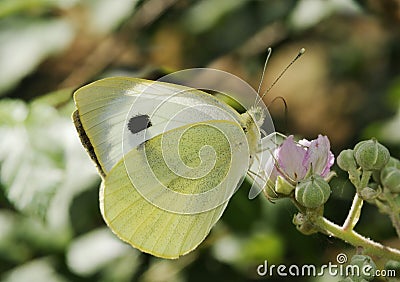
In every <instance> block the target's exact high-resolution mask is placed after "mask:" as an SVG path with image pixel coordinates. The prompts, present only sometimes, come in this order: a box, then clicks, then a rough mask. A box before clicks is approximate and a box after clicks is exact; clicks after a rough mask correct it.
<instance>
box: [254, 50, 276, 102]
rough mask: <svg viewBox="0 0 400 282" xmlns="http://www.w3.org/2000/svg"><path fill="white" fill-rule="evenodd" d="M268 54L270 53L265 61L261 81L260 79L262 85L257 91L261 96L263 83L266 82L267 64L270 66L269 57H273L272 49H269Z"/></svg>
mask: <svg viewBox="0 0 400 282" xmlns="http://www.w3.org/2000/svg"><path fill="white" fill-rule="evenodd" d="M267 52H268V53H267V58H266V59H265V63H264V68H263V71H262V75H261V79H260V84H259V85H258V89H257V93H258V95H260V90H261V85H262V83H263V81H264V75H265V70H266V69H267V64H268V61H269V57H271V53H272V48H271V47H268V49H267Z"/></svg>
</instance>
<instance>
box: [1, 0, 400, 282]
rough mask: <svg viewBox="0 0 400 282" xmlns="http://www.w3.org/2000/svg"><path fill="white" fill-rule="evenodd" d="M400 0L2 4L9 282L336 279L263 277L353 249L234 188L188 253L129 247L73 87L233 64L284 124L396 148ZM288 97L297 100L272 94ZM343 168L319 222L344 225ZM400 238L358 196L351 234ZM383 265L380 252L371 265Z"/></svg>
mask: <svg viewBox="0 0 400 282" xmlns="http://www.w3.org/2000/svg"><path fill="white" fill-rule="evenodd" d="M399 27H400V1H399V0H369V1H351V0H301V1H294V0H218V1H216V0H143V1H140V0H139V1H138V0H137V1H135V0H116V1H111V0H84V1H79V0H1V1H0V279H1V281H182V282H183V281H205V280H206V281H209V282H212V281H258V280H268V281H286V280H291V281H293V280H295V281H338V280H339V279H338V278H337V277H336V278H332V277H328V276H325V277H318V278H300V277H295V278H293V277H292V278H290V277H286V278H284V277H283V278H282V277H281V278H279V277H260V276H259V275H257V272H256V269H257V266H258V265H259V264H262V263H264V260H267V261H268V263H269V264H280V263H284V264H286V265H290V264H298V265H301V264H316V265H321V264H327V263H328V262H329V261H330V262H333V263H336V259H335V258H336V255H337V254H339V253H341V252H343V253H346V254H348V255H349V256H350V255H352V254H354V253H355V250H354V248H351V247H350V246H348V245H346V244H345V243H343V242H341V241H339V240H336V239H334V238H329V237H327V236H324V235H320V234H316V235H311V236H305V235H302V234H300V233H299V232H298V231H297V230H296V227H295V226H294V225H293V224H292V223H291V221H292V217H293V215H294V212H295V209H294V207H293V206H292V205H291V204H290V203H289V202H286V201H278V202H277V203H275V204H272V203H270V202H269V201H268V200H267V199H266V198H264V197H261V196H259V197H257V198H256V199H254V200H251V201H250V200H248V198H247V194H248V191H247V190H245V189H240V190H239V191H238V192H237V193H236V194H235V195H234V197H233V198H232V199H231V202H230V204H229V205H228V208H227V210H226V211H225V213H224V215H223V217H222V219H221V220H220V221H219V222H218V223H217V224H216V226H215V227H214V228H213V230H212V232H211V234H210V235H209V236H208V238H207V239H206V240H205V241H204V242H203V243H202V244H201V246H200V247H199V248H198V249H197V250H195V251H194V252H192V253H190V254H188V255H186V256H184V257H182V258H180V259H178V260H174V261H168V260H162V259H157V258H154V257H152V256H149V255H146V254H143V253H140V252H139V251H137V250H135V249H133V248H131V247H130V246H128V245H126V244H124V243H122V242H121V241H119V240H118V239H116V237H115V236H114V235H113V234H112V233H111V231H109V230H108V228H107V227H106V225H105V223H104V222H103V220H102V218H101V215H100V212H99V208H98V187H99V183H100V178H99V177H98V176H97V173H96V170H95V167H94V165H93V164H92V163H91V161H90V159H89V157H88V156H87V155H86V153H85V151H84V149H83V147H82V146H81V144H80V142H79V139H78V137H77V134H76V132H75V129H74V126H73V124H72V121H71V113H72V112H73V110H74V105H73V102H72V92H73V90H75V89H76V88H78V87H79V86H81V85H84V84H86V83H88V82H90V81H94V80H96V79H99V78H101V77H109V76H115V75H124V76H132V77H144V78H149V79H156V78H158V77H159V76H161V75H163V74H166V73H169V72H172V71H176V70H181V69H185V68H193V67H212V68H216V69H221V70H225V71H228V72H230V73H233V74H235V75H237V76H239V77H241V78H243V79H244V80H245V81H247V82H248V83H249V84H250V85H252V86H253V87H254V88H255V89H257V87H258V84H259V82H260V78H261V73H262V68H263V64H264V61H265V59H266V49H267V47H272V48H273V54H272V57H271V59H270V62H269V64H268V67H267V71H266V76H265V79H264V81H263V89H266V88H267V87H268V86H269V85H270V84H271V83H272V81H273V80H274V78H276V77H277V76H278V74H279V73H280V72H281V71H282V70H283V69H284V67H285V66H286V65H287V64H288V63H289V62H290V60H291V59H292V58H293V57H294V56H296V54H297V52H298V50H299V49H300V48H301V47H304V48H306V53H305V54H304V56H303V57H301V59H300V60H299V61H298V62H296V63H295V64H294V65H293V66H292V67H291V68H290V69H289V71H288V72H287V73H286V74H285V75H284V77H283V78H282V79H281V80H280V81H279V82H278V84H277V85H276V86H274V88H273V89H272V90H271V91H270V92H269V93H268V95H267V96H266V97H265V102H266V103H267V104H268V105H269V109H270V111H271V115H272V117H273V119H274V122H275V127H276V130H277V131H279V132H282V133H285V134H296V135H297V136H298V137H299V138H302V137H305V138H309V139H313V138H316V137H317V135H318V134H319V133H320V134H325V135H327V136H328V137H329V138H330V140H331V145H332V150H333V152H334V154H335V155H337V154H338V153H339V152H340V151H341V150H343V149H347V148H352V147H353V146H354V145H355V144H356V143H357V142H358V141H360V140H361V139H363V138H370V137H376V138H377V139H378V140H379V141H381V142H382V143H383V144H385V145H386V146H387V147H388V148H389V149H390V151H391V153H392V155H393V156H395V157H397V158H399V157H400V142H399V141H400V28H399ZM278 96H282V97H283V98H284V99H285V101H286V103H287V105H288V108H287V110H288V114H287V116H285V107H284V105H283V103H282V102H281V101H279V100H275V101H274V102H272V101H273V99H274V98H275V97H278ZM335 170H336V171H337V172H338V177H336V178H335V179H334V180H333V181H332V182H331V186H332V188H333V194H332V196H331V198H330V200H329V201H328V203H327V204H326V211H325V213H326V216H327V217H328V218H329V219H331V220H333V221H334V222H336V223H340V224H341V223H342V222H343V221H344V219H345V216H346V214H347V209H348V208H349V207H350V203H351V199H352V197H353V195H354V189H353V187H352V186H351V185H350V184H349V182H348V180H347V178H346V175H345V174H344V173H343V172H340V170H339V169H338V168H335ZM356 229H357V230H358V231H359V232H360V233H362V234H364V235H365V236H367V237H371V238H373V239H375V240H377V241H380V242H383V243H384V244H387V245H390V246H394V247H400V242H399V239H398V238H397V237H396V235H395V232H394V229H393V228H392V226H391V224H390V221H389V219H388V218H387V217H386V216H383V215H381V214H379V213H378V211H377V210H376V209H375V208H374V207H371V206H369V205H365V206H364V209H363V213H362V217H361V220H360V222H359V224H358V226H357V228H356ZM376 262H377V263H378V266H381V267H383V266H382V265H380V264H379V263H380V261H379V259H377V260H376Z"/></svg>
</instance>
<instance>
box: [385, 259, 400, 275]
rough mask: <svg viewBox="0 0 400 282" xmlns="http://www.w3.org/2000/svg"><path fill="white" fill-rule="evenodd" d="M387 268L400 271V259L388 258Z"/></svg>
mask: <svg viewBox="0 0 400 282" xmlns="http://www.w3.org/2000/svg"><path fill="white" fill-rule="evenodd" d="M385 269H386V270H394V271H396V273H400V261H396V260H388V261H387V262H386V264H385Z"/></svg>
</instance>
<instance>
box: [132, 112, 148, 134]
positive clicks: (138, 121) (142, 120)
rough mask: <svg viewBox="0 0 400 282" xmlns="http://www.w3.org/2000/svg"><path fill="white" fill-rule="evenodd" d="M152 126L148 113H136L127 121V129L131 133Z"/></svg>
mask: <svg viewBox="0 0 400 282" xmlns="http://www.w3.org/2000/svg"><path fill="white" fill-rule="evenodd" d="M150 126H152V124H151V121H150V117H149V116H148V115H137V116H134V117H131V118H130V119H129V121H128V129H129V131H130V132H132V134H135V133H138V132H140V131H142V130H144V129H146V128H149V127H150Z"/></svg>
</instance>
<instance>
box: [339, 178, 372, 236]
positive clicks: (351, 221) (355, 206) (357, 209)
mask: <svg viewBox="0 0 400 282" xmlns="http://www.w3.org/2000/svg"><path fill="white" fill-rule="evenodd" d="M371 175H372V172H371V171H363V173H362V175H361V180H360V182H359V183H358V185H357V186H356V190H357V193H356V195H355V196H354V199H353V203H352V204H351V208H350V211H349V214H348V215H347V218H346V220H345V222H344V224H343V229H344V230H353V228H354V226H356V224H357V222H358V220H359V219H360V214H361V208H362V206H363V203H364V201H363V200H362V199H361V198H360V196H359V195H358V193H359V192H360V191H361V189H363V188H365V187H367V185H368V182H369V179H370V177H371Z"/></svg>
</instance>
